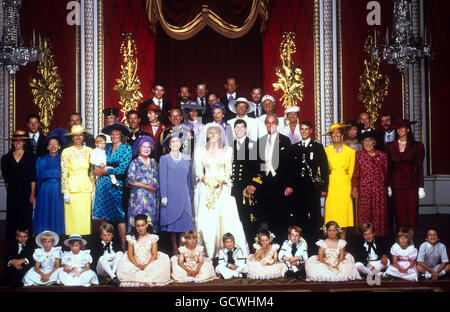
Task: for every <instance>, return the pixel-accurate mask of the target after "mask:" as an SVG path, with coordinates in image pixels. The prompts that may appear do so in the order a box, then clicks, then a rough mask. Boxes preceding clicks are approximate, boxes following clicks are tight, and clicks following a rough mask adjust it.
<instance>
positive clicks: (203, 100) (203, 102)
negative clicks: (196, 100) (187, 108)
mask: <svg viewBox="0 0 450 312" xmlns="http://www.w3.org/2000/svg"><path fill="white" fill-rule="evenodd" d="M202 106H203V107H205V98H202Z"/></svg>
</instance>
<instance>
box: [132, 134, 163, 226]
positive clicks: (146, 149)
mask: <svg viewBox="0 0 450 312" xmlns="http://www.w3.org/2000/svg"><path fill="white" fill-rule="evenodd" d="M154 146H155V140H153V139H152V138H151V137H149V136H140V137H139V138H138V139H137V140H136V142H135V143H134V145H133V155H134V156H137V158H136V159H134V160H133V161H132V162H131V163H130V167H129V168H128V177H127V184H128V185H129V186H130V188H131V192H130V200H129V204H128V229H129V230H130V231H131V229H132V226H133V224H132V223H133V220H134V218H135V216H136V215H138V214H144V215H148V216H149V217H150V220H151V222H152V224H153V230H154V231H156V232H158V231H159V182H158V180H159V173H158V170H159V169H158V163H157V162H156V160H155V159H153V158H150V155H151V153H152V150H153V148H154Z"/></svg>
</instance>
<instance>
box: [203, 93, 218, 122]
mask: <svg viewBox="0 0 450 312" xmlns="http://www.w3.org/2000/svg"><path fill="white" fill-rule="evenodd" d="M207 99H208V105H207V106H208V108H207V110H206V111H205V112H204V113H203V116H202V123H203V124H204V125H206V124H207V123H210V122H213V121H214V117H213V112H212V109H211V107H212V106H213V105H214V104H217V103H219V102H220V98H219V95H218V94H217V93H216V92H211V93H209V94H208V96H207Z"/></svg>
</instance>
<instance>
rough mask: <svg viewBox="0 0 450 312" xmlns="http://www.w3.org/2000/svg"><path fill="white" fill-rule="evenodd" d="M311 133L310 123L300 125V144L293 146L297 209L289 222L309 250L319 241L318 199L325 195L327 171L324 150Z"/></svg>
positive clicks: (319, 207)
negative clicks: (301, 231) (297, 229)
mask: <svg viewBox="0 0 450 312" xmlns="http://www.w3.org/2000/svg"><path fill="white" fill-rule="evenodd" d="M312 131H313V129H312V124H311V123H310V122H309V121H303V122H301V123H300V136H301V137H302V140H301V141H300V142H298V143H295V144H293V145H292V155H293V158H294V166H293V168H292V172H293V174H294V178H295V186H294V198H295V203H296V207H295V210H294V211H293V217H292V219H291V223H292V224H297V225H299V226H300V227H302V229H303V232H304V233H305V234H306V235H305V237H306V238H308V239H309V242H308V243H309V245H310V246H311V247H313V245H314V242H315V241H316V240H317V239H319V233H320V227H321V226H322V224H323V221H322V216H321V205H320V198H321V197H326V195H327V192H328V177H329V171H330V169H329V167H328V159H327V154H326V153H325V149H324V148H323V145H322V144H320V143H317V142H314V141H313V140H312V139H311V133H312Z"/></svg>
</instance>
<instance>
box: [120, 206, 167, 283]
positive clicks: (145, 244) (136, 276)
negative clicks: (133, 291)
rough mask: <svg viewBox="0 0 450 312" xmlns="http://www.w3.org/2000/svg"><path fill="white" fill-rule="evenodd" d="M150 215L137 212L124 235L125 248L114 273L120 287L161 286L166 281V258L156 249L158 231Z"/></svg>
mask: <svg viewBox="0 0 450 312" xmlns="http://www.w3.org/2000/svg"><path fill="white" fill-rule="evenodd" d="M152 232H153V228H152V222H151V219H150V216H148V215H146V214H138V215H136V216H135V217H134V221H133V228H132V229H131V232H130V234H129V235H127V236H126V239H127V241H128V251H127V252H125V254H124V256H123V257H122V258H121V259H120V262H119V265H118V268H117V277H118V278H119V280H120V286H121V287H139V286H163V285H167V284H168V283H170V259H169V256H168V255H166V254H165V253H163V252H160V251H158V240H159V237H158V235H155V234H151V233H152Z"/></svg>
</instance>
